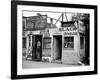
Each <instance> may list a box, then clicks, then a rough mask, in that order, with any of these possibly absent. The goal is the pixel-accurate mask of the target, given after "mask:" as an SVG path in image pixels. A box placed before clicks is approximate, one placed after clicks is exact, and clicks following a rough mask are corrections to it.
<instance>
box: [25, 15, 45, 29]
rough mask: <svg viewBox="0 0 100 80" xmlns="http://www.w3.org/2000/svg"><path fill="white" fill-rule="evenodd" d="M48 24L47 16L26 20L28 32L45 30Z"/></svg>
mask: <svg viewBox="0 0 100 80" xmlns="http://www.w3.org/2000/svg"><path fill="white" fill-rule="evenodd" d="M46 24H47V16H46V15H40V16H32V17H27V19H26V30H38V29H44V28H45V27H46Z"/></svg>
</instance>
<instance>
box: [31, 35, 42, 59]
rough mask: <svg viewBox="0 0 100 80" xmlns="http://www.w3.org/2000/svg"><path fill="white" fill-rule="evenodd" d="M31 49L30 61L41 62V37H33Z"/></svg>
mask: <svg viewBox="0 0 100 80" xmlns="http://www.w3.org/2000/svg"><path fill="white" fill-rule="evenodd" d="M32 48H33V49H32V60H42V35H33V37H32Z"/></svg>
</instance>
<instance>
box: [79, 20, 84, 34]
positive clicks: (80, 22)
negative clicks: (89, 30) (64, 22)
mask: <svg viewBox="0 0 100 80" xmlns="http://www.w3.org/2000/svg"><path fill="white" fill-rule="evenodd" d="M78 23H79V32H82V33H85V24H84V23H83V22H82V21H78Z"/></svg>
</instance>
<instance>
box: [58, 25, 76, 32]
mask: <svg viewBox="0 0 100 80" xmlns="http://www.w3.org/2000/svg"><path fill="white" fill-rule="evenodd" d="M76 30H77V27H76V26H73V27H66V28H59V31H76Z"/></svg>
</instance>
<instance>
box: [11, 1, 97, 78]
mask: <svg viewBox="0 0 100 80" xmlns="http://www.w3.org/2000/svg"><path fill="white" fill-rule="evenodd" d="M11 15H12V16H11V78H12V79H25V78H43V77H58V76H72V75H74V76H75V75H88V74H97V6H96V5H82V4H81V5H79V4H65V3H64V4H63V3H47V2H33V1H15V0H13V1H11ZM44 31H46V32H44ZM56 31H57V32H56ZM55 33H57V34H55ZM59 33H61V34H59ZM28 35H30V38H29V37H28ZM32 36H34V37H32ZM29 46H30V47H29ZM29 48H30V50H31V54H30V52H29V51H28V49H29ZM48 50H49V51H48ZM50 50H51V51H50ZM43 54H50V55H51V56H49V57H48V56H46V57H45V58H44V60H43ZM30 58H31V59H30Z"/></svg>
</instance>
